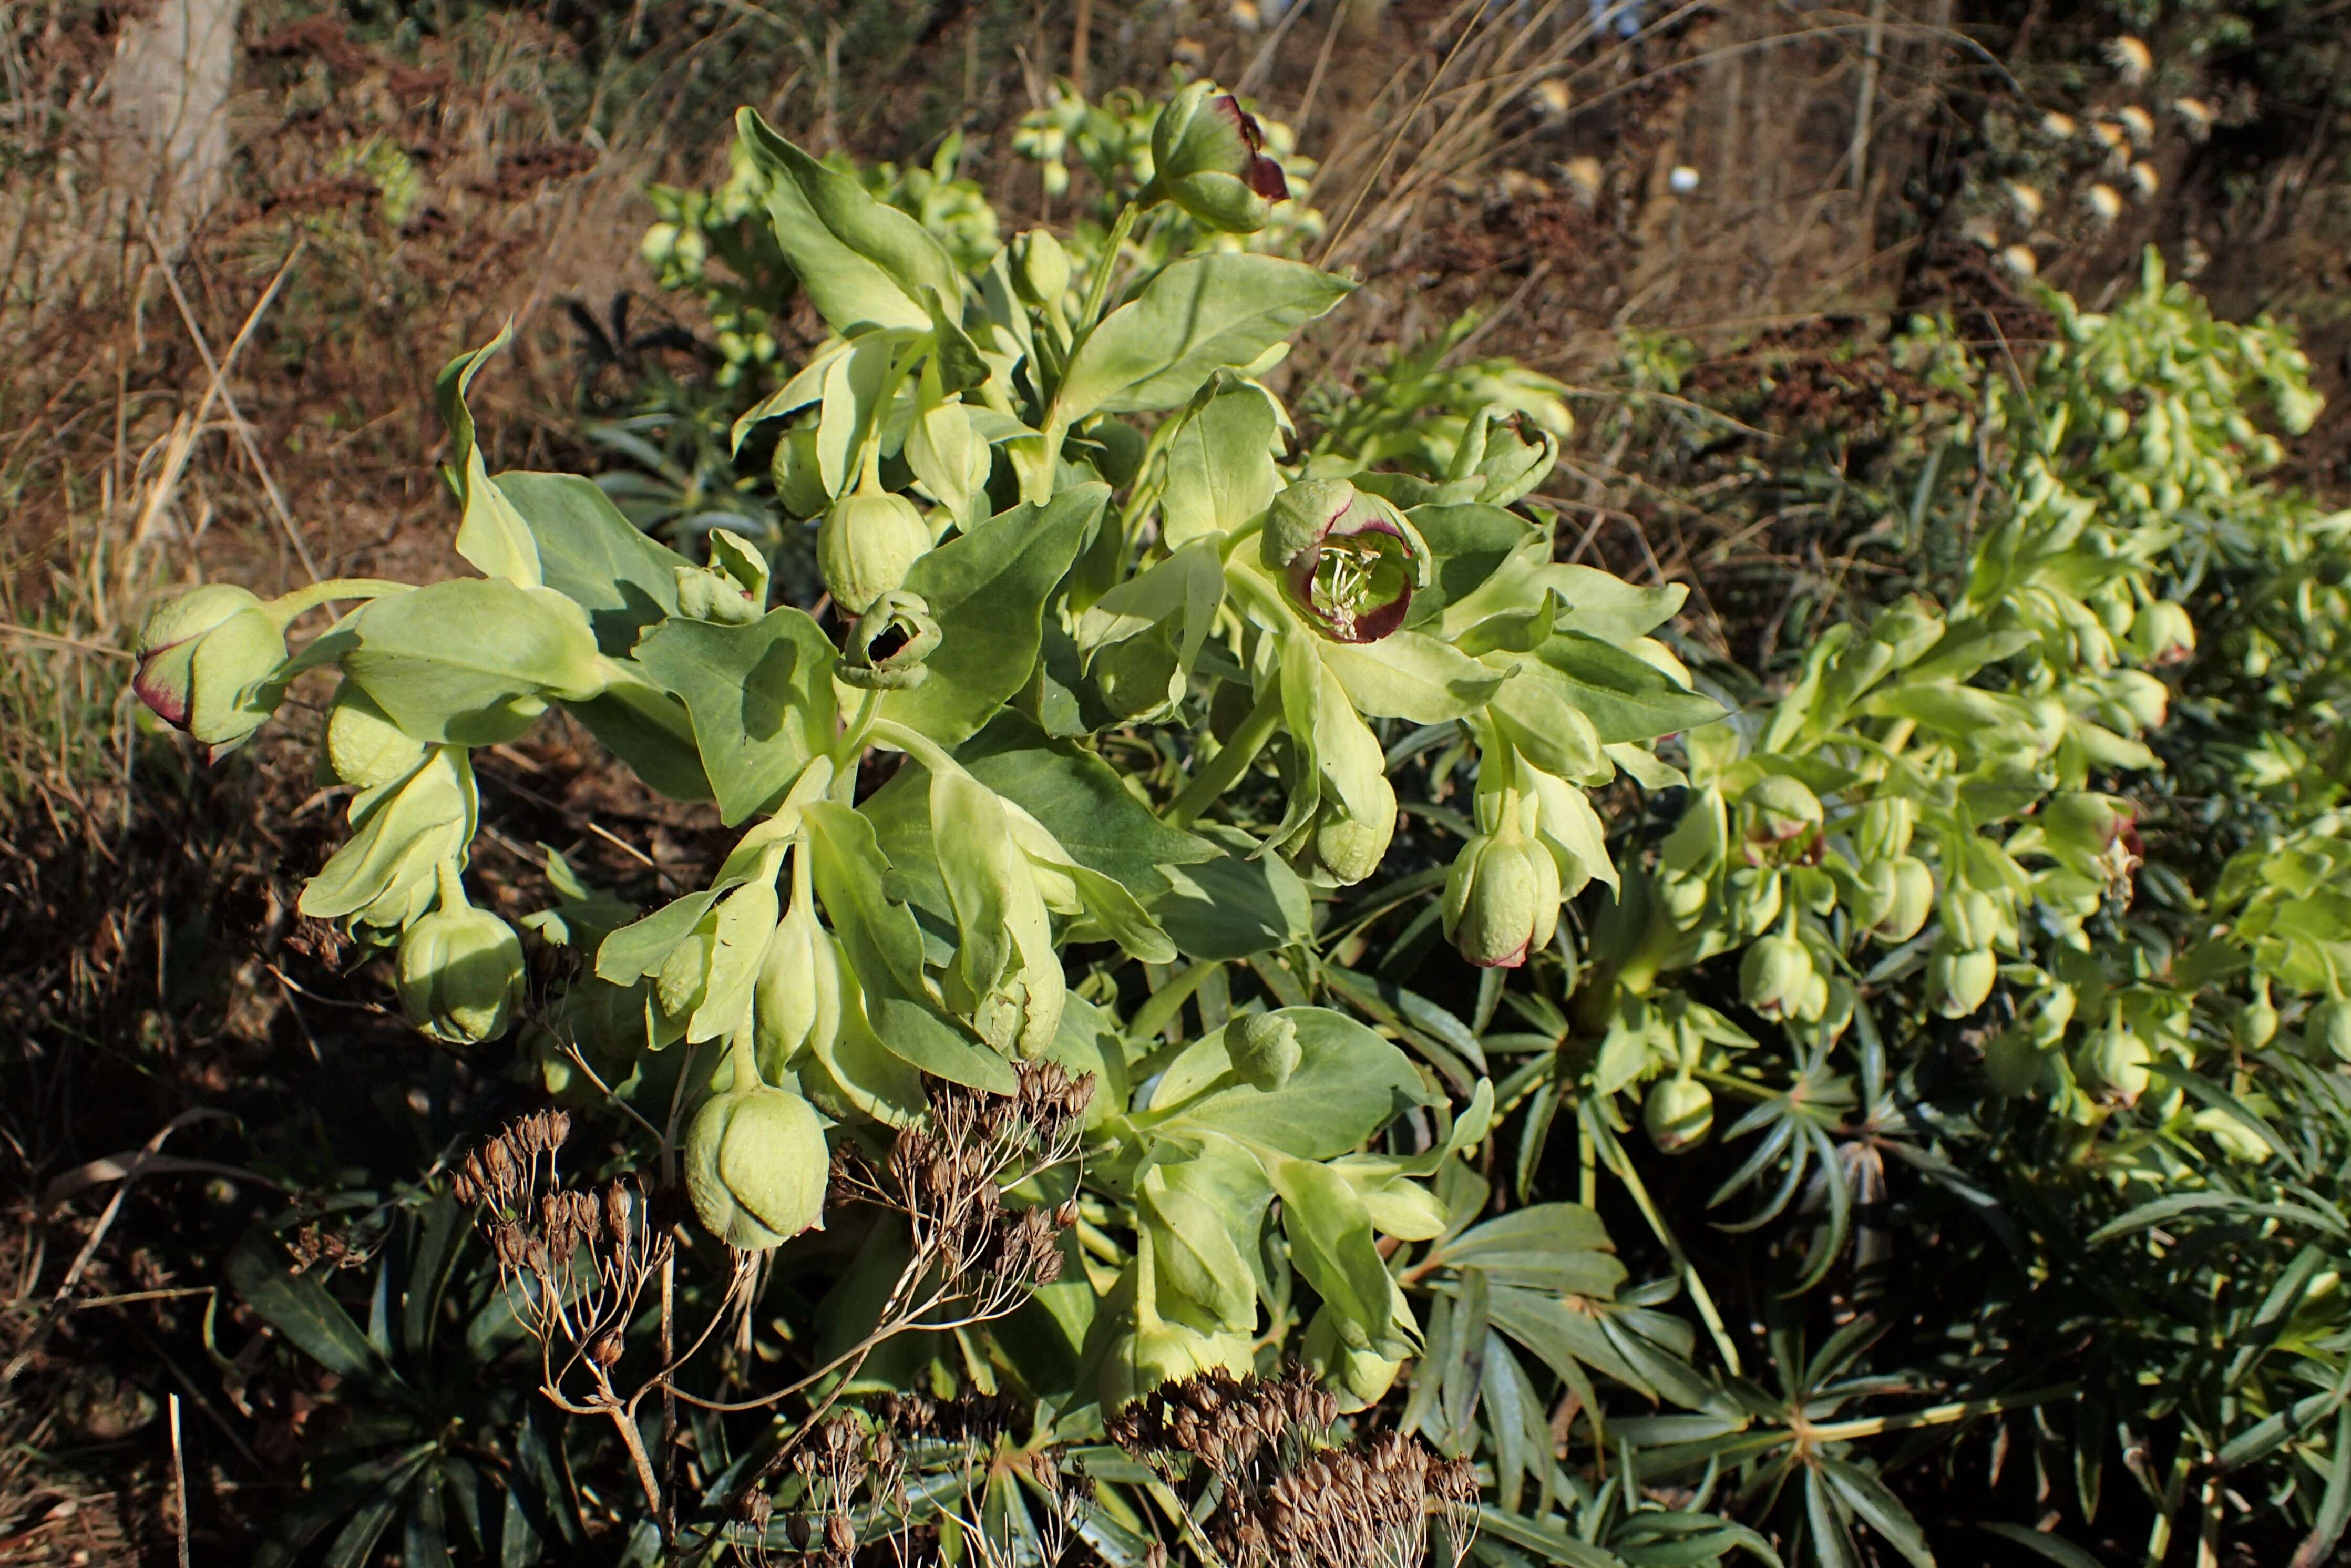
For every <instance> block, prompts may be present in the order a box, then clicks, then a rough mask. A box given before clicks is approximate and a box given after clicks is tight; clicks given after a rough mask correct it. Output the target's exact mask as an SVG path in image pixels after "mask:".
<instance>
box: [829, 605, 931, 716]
mask: <svg viewBox="0 0 2351 1568" xmlns="http://www.w3.org/2000/svg"><path fill="white" fill-rule="evenodd" d="M942 635H944V634H943V633H942V632H940V630H939V623H938V622H936V621H935V620H933V619H932V618H931V607H930V604H929V603H928V602H927V601H925V599H924V598H923V596H922V595H921V594H919V593H909V592H907V591H905V590H904V589H903V588H893V589H892V590H891V591H889V592H887V593H884V594H882V595H881V596H880V597H878V598H876V599H875V600H874V601H873V602H872V603H871V604H869V605H867V606H866V607H865V610H864V612H863V613H862V614H861V615H859V616H858V618H857V624H856V625H854V626H852V627H851V628H850V632H849V636H848V638H847V639H846V641H845V642H844V643H843V644H842V647H841V657H840V658H839V659H837V660H835V661H834V663H833V672H832V673H833V674H835V675H837V676H839V677H840V679H841V684H842V685H852V686H855V687H857V688H858V689H859V690H861V691H911V690H913V689H914V687H916V686H919V685H922V684H923V683H924V682H925V681H926V680H928V679H930V675H931V671H930V665H929V664H928V663H927V662H926V661H928V660H929V658H930V656H931V655H932V654H933V653H936V652H937V651H938V646H939V641H940V638H941V637H942Z"/></svg>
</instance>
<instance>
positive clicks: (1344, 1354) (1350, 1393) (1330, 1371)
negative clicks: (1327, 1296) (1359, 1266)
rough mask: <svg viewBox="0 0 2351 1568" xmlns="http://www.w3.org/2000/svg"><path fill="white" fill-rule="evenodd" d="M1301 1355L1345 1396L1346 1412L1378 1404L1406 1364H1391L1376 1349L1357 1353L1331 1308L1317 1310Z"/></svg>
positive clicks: (1318, 1373)
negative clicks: (1342, 1334) (1344, 1337)
mask: <svg viewBox="0 0 2351 1568" xmlns="http://www.w3.org/2000/svg"><path fill="white" fill-rule="evenodd" d="M1300 1355H1301V1359H1302V1360H1303V1361H1304V1362H1305V1364H1306V1366H1307V1368H1308V1370H1310V1371H1311V1372H1312V1373H1313V1374H1314V1375H1316V1376H1317V1377H1319V1378H1321V1379H1322V1382H1323V1384H1324V1385H1325V1386H1327V1387H1329V1388H1331V1389H1332V1390H1333V1391H1335V1392H1338V1393H1340V1394H1342V1395H1343V1396H1345V1397H1344V1401H1343V1405H1342V1406H1341V1407H1342V1408H1343V1409H1347V1410H1361V1409H1364V1408H1365V1407H1367V1406H1373V1405H1376V1404H1378V1403H1379V1402H1380V1401H1381V1400H1382V1399H1383V1398H1384V1397H1386V1396H1387V1391H1388V1390H1389V1389H1390V1388H1393V1387H1394V1386H1395V1380H1396V1374H1397V1373H1399V1372H1401V1371H1402V1370H1403V1369H1404V1363H1403V1362H1401V1361H1390V1360H1389V1359H1388V1358H1387V1357H1385V1356H1384V1355H1382V1354H1380V1353H1379V1352H1377V1351H1375V1350H1357V1349H1356V1348H1355V1347H1354V1346H1353V1345H1351V1344H1349V1343H1347V1342H1346V1341H1345V1340H1344V1339H1343V1338H1342V1337H1340V1333H1339V1322H1338V1319H1337V1318H1336V1317H1335V1316H1334V1315H1333V1314H1332V1311H1331V1309H1330V1308H1329V1307H1319V1308H1317V1309H1316V1310H1315V1312H1314V1316H1313V1318H1312V1320H1311V1322H1308V1323H1307V1325H1306V1343H1304V1344H1303V1345H1302V1346H1301V1349H1300Z"/></svg>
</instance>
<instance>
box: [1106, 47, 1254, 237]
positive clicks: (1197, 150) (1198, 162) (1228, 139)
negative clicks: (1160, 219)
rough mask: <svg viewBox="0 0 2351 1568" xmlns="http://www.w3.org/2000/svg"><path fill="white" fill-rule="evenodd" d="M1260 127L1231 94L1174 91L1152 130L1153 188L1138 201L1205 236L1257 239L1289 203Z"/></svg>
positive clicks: (1207, 86) (1202, 85)
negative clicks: (1200, 228)
mask: <svg viewBox="0 0 2351 1568" xmlns="http://www.w3.org/2000/svg"><path fill="white" fill-rule="evenodd" d="M1264 144H1265V139H1264V135H1263V133H1262V132H1261V131H1259V129H1258V123H1257V120H1255V119H1254V118H1253V117H1252V116H1250V115H1249V114H1246V113H1244V112H1242V110H1241V106H1240V104H1239V102H1238V100H1236V99H1234V98H1233V96H1232V95H1231V94H1230V93H1219V92H1217V89H1216V88H1215V86H1214V85H1213V84H1211V83H1208V82H1205V81H1196V82H1193V83H1191V84H1190V85H1188V86H1186V87H1184V88H1181V89H1177V91H1176V93H1175V97H1174V98H1172V99H1169V100H1168V101H1167V103H1166V104H1165V106H1164V107H1163V108H1162V109H1161V110H1160V111H1159V119H1158V120H1156V121H1155V123H1154V124H1153V125H1152V128H1151V165H1152V171H1153V172H1152V177H1151V183H1150V184H1149V185H1147V186H1145V187H1144V191H1143V194H1142V197H1141V200H1142V201H1143V202H1144V204H1146V205H1147V204H1150V203H1152V202H1155V201H1160V200H1165V201H1171V202H1174V203H1175V204H1176V205H1177V206H1179V207H1181V208H1183V209H1184V211H1185V212H1186V213H1188V214H1191V216H1192V217H1193V218H1194V219H1196V220H1197V221H1198V222H1200V223H1203V224H1206V225H1208V226H1209V227H1210V228H1214V229H1223V230H1226V231H1228V232H1229V233H1233V234H1255V233H1256V232H1257V231H1258V230H1259V229H1261V228H1263V227H1265V225H1266V224H1267V223H1268V222H1269V221H1270V219H1271V218H1272V216H1273V204H1274V203H1276V202H1280V201H1287V200H1289V198H1290V182H1289V181H1288V180H1287V179H1286V178H1285V177H1284V176H1283V174H1282V172H1281V165H1280V164H1279V163H1277V162H1274V161H1273V160H1272V159H1270V158H1268V157H1267V156H1265V154H1264V153H1263V152H1260V151H1259V149H1260V148H1261V147H1263V146H1264Z"/></svg>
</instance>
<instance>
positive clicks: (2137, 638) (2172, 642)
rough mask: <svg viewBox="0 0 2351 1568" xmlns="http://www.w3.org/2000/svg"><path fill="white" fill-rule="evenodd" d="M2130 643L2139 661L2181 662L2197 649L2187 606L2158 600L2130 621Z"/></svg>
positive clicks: (2169, 600)
mask: <svg viewBox="0 0 2351 1568" xmlns="http://www.w3.org/2000/svg"><path fill="white" fill-rule="evenodd" d="M2130 644H2131V652H2133V653H2137V655H2138V656H2139V661H2140V663H2142V664H2154V665H2158V666H2161V665H2164V664H2180V663H2182V662H2184V661H2185V660H2187V659H2188V658H2189V656H2190V655H2191V654H2193V653H2195V652H2196V622H2195V621H2194V620H2193V619H2192V618H2191V617H2190V616H2189V613H2188V607H2187V606H2186V605H2184V604H2181V603H2179V601H2177V600H2171V599H2158V600H2157V601H2155V602H2154V603H2152V604H2148V605H2146V606H2144V607H2142V608H2141V609H2140V611H2139V612H2138V614H2137V617H2136V618H2134V619H2133V620H2132V622H2131V629H2130Z"/></svg>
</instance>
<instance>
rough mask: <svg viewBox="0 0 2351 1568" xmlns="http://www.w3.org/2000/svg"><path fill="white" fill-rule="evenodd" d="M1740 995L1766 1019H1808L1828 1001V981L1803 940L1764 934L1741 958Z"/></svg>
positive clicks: (1815, 1017) (1819, 1011)
mask: <svg viewBox="0 0 2351 1568" xmlns="http://www.w3.org/2000/svg"><path fill="white" fill-rule="evenodd" d="M1739 995H1740V1000H1742V1001H1744V1002H1745V1003H1746V1004H1747V1005H1748V1006H1749V1007H1750V1008H1753V1009H1755V1010H1756V1011H1757V1012H1759V1013H1761V1014H1762V1015H1763V1016H1764V1017H1765V1018H1767V1019H1788V1020H1807V1019H1817V1018H1819V1017H1820V1016H1821V1011H1822V1009H1823V1008H1825V1007H1826V1006H1827V1005H1828V982H1827V981H1826V980H1825V979H1823V977H1822V976H1821V973H1820V971H1819V970H1818V969H1817V968H1815V967H1813V954H1812V949H1810V948H1808V947H1806V946H1804V944H1803V943H1802V940H1800V939H1799V938H1797V937H1794V936H1765V937H1761V938H1760V939H1758V940H1757V941H1756V942H1755V943H1754V944H1753V945H1751V946H1750V947H1749V948H1748V949H1747V953H1746V956H1744V957H1742V958H1740V961H1739Z"/></svg>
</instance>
